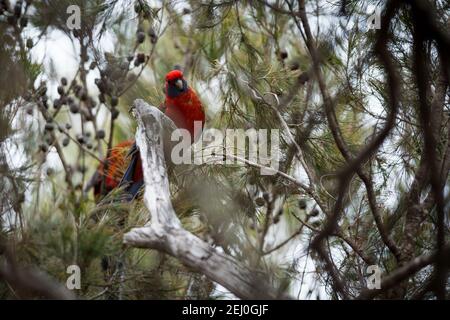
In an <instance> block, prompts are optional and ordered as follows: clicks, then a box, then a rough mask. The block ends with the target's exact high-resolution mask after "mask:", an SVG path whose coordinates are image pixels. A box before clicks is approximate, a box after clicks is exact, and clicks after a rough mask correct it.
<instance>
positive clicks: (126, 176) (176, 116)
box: [93, 70, 205, 201]
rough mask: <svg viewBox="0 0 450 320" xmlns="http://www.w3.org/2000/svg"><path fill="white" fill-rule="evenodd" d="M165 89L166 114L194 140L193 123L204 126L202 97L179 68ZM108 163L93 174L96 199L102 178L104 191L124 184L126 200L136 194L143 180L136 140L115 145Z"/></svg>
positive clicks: (171, 74) (169, 78) (171, 73)
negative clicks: (105, 167) (188, 82)
mask: <svg viewBox="0 0 450 320" xmlns="http://www.w3.org/2000/svg"><path fill="white" fill-rule="evenodd" d="M164 91H165V95H166V98H165V101H164V105H163V110H164V113H165V115H166V116H168V117H169V118H170V119H172V121H173V122H174V123H175V125H176V126H177V128H182V129H186V130H187V131H188V132H189V133H190V135H191V141H194V139H195V138H196V137H195V136H194V134H197V133H196V132H194V123H195V122H196V121H198V122H201V124H202V126H201V128H203V125H204V123H205V111H204V109H203V106H202V103H201V102H200V99H199V98H198V96H197V94H196V93H195V91H194V90H193V89H192V88H190V87H189V86H188V84H187V82H186V80H185V79H184V77H183V73H182V72H181V71H180V70H172V71H170V72H169V73H168V74H167V75H166V80H165V87H164ZM107 163H108V169H107V170H104V169H103V168H104V166H103V165H100V166H99V168H98V170H97V172H96V173H95V175H94V177H93V179H95V182H94V184H93V185H94V195H95V197H96V199H98V198H99V197H100V196H101V195H102V184H103V180H105V185H104V186H103V188H104V189H103V190H104V194H105V193H106V194H107V193H109V192H110V191H112V190H113V189H115V188H116V187H123V188H124V192H125V200H126V201H131V200H133V199H134V198H136V196H137V195H138V192H139V190H140V189H141V187H142V185H143V184H144V175H143V171H142V163H141V157H140V154H139V150H138V148H137V146H136V142H135V141H130V140H129V141H125V142H122V143H120V144H119V145H117V146H116V147H114V148H113V149H112V150H111V151H110V156H109V157H108V159H107ZM124 168H125V170H123V169H124ZM105 171H106V172H105Z"/></svg>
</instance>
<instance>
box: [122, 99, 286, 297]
mask: <svg viewBox="0 0 450 320" xmlns="http://www.w3.org/2000/svg"><path fill="white" fill-rule="evenodd" d="M134 114H135V116H136V119H137V122H138V129H137V134H136V143H137V145H138V147H139V150H140V154H141V158H142V166H143V171H144V181H145V193H144V203H145V205H146V207H147V208H148V210H149V211H150V216H151V221H150V223H149V224H147V225H146V226H145V227H142V228H134V229H132V230H131V231H130V232H128V233H127V234H125V236H124V243H125V244H128V245H131V246H134V247H139V248H150V249H156V250H159V251H162V252H165V253H167V254H170V255H172V256H173V257H175V258H177V259H179V260H180V261H181V262H182V263H184V264H185V265H186V266H188V267H190V268H192V269H194V270H196V271H198V272H200V273H202V274H204V275H206V276H207V277H208V278H209V279H211V280H212V281H215V282H217V283H219V284H221V285H222V286H224V287H225V288H227V289H228V290H230V291H231V292H232V293H233V294H235V295H236V296H237V297H239V298H242V299H277V298H278V299H287V298H289V297H288V296H286V295H284V294H283V293H280V292H278V291H277V290H275V289H274V288H273V287H272V286H271V285H270V283H269V282H268V281H267V276H266V277H264V275H263V274H262V273H258V272H255V270H251V269H250V268H247V267H246V266H244V265H243V264H242V263H240V262H238V261H236V260H235V259H234V258H233V257H231V256H229V255H226V254H223V253H220V252H218V251H217V250H216V249H215V248H213V247H212V246H210V245H209V244H207V243H206V242H204V241H203V240H201V239H200V238H198V237H196V236H195V235H193V234H192V233H190V232H188V231H186V230H185V229H183V227H182V226H181V223H180V221H179V220H178V218H177V216H176V214H175V211H174V209H173V207H172V203H171V200H170V190H169V181H168V174H167V170H166V164H165V157H164V143H163V142H164V141H167V140H166V138H167V135H166V133H168V132H170V131H171V130H172V129H173V123H172V122H171V120H169V119H168V118H167V117H166V116H165V115H164V114H163V113H161V111H159V110H158V109H157V108H155V107H152V106H150V105H148V104H147V103H145V102H144V101H142V100H136V101H135V102H134ZM164 137H166V138H164Z"/></svg>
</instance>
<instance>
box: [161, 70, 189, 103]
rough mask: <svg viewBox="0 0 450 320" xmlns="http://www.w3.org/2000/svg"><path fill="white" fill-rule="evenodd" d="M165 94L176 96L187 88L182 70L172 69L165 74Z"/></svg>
mask: <svg viewBox="0 0 450 320" xmlns="http://www.w3.org/2000/svg"><path fill="white" fill-rule="evenodd" d="M165 88H166V94H167V95H168V96H169V97H171V98H174V97H177V96H179V95H180V94H182V93H184V92H186V91H187V90H188V85H187V82H186V80H184V78H183V72H181V71H180V70H172V71H170V72H169V73H168V74H167V75H166V85H165Z"/></svg>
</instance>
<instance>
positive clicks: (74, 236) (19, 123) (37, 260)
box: [0, 0, 448, 299]
mask: <svg viewBox="0 0 450 320" xmlns="http://www.w3.org/2000/svg"><path fill="white" fill-rule="evenodd" d="M267 3H271V4H272V3H273V5H272V7H271V6H269V5H267ZM267 3H266V1H223V2H221V1H154V2H151V3H150V2H147V1H142V0H89V1H85V0H83V1H81V0H79V1H74V0H70V1H60V0H58V1H56V0H43V1H17V2H14V1H4V0H2V1H0V8H1V9H0V37H1V42H2V45H1V46H0V65H1V66H2V72H0V107H1V112H0V147H1V150H2V154H1V157H0V174H1V183H0V199H1V203H0V208H1V213H0V214H1V215H0V232H1V234H0V241H3V240H2V239H7V240H8V243H9V244H11V247H12V248H13V249H14V252H15V254H16V256H17V259H18V261H20V262H21V263H23V264H25V265H37V266H39V268H41V269H43V270H45V271H46V272H48V273H49V274H50V275H51V276H53V277H54V278H56V279H57V280H58V281H60V282H61V283H65V281H66V279H67V274H66V268H67V266H68V265H71V264H77V265H79V266H80V268H81V270H82V289H81V290H80V291H77V294H78V295H79V297H81V298H85V299H105V298H106V299H107V298H110V299H190V298H207V299H216V298H221V297H223V296H229V295H227V294H223V293H221V292H220V291H219V290H218V288H217V287H216V286H215V285H214V284H212V283H211V282H210V281H209V280H207V279H206V278H205V277H204V276H202V275H199V274H197V273H195V272H192V270H189V269H188V268H186V267H184V266H182V265H181V264H180V263H179V262H178V261H177V260H176V259H174V258H172V257H169V256H167V255H165V254H164V253H160V252H157V251H154V250H151V251H145V250H139V249H131V248H124V247H123V246H122V236H123V234H124V233H125V232H126V231H128V230H129V229H130V228H131V227H135V226H142V225H144V224H145V223H146V222H147V219H148V213H147V212H146V209H145V208H144V207H143V203H142V201H136V202H134V203H132V204H125V203H121V202H120V201H118V197H119V196H120V190H116V191H115V192H113V193H111V194H109V195H108V196H106V197H105V198H104V199H102V200H101V201H100V202H99V203H97V202H96V201H95V199H94V197H93V196H92V194H91V191H86V190H85V187H86V185H87V184H88V182H89V178H90V177H91V176H92V175H93V174H94V172H95V171H96V170H97V168H98V165H99V160H102V159H104V158H105V157H106V156H107V155H108V150H109V149H110V148H111V147H112V146H114V145H115V144H117V143H119V142H121V141H124V140H126V139H132V138H133V136H134V132H135V124H134V122H133V120H132V119H131V118H130V116H129V113H128V110H129V106H130V105H131V103H132V101H133V100H135V99H137V98H141V99H144V100H146V101H147V102H148V103H150V104H152V105H155V106H159V105H160V104H162V103H163V101H164V92H163V90H162V89H163V86H164V76H165V74H166V73H167V72H168V71H169V70H171V69H172V68H173V67H174V66H177V65H178V66H181V68H182V69H183V71H184V74H185V77H186V79H187V80H188V82H189V85H190V86H191V87H193V88H194V89H195V90H196V91H197V92H198V94H199V96H200V98H201V99H202V102H203V104H204V106H205V108H206V112H207V117H208V121H207V126H208V127H214V128H218V129H221V130H225V129H228V128H244V129H249V128H256V129H260V128H263V129H280V130H281V131H282V130H283V125H282V121H280V119H279V118H278V117H277V112H279V113H280V116H281V118H282V119H283V121H285V122H286V124H287V125H288V126H289V128H290V130H291V133H292V135H293V136H294V137H295V140H296V143H297V144H298V145H300V146H301V149H302V152H303V154H304V161H305V163H306V165H307V166H308V167H309V168H310V170H311V172H313V175H314V177H313V178H314V179H315V180H314V181H309V180H308V178H307V177H306V175H305V173H304V170H303V169H301V166H302V165H301V162H300V161H299V158H298V157H297V156H296V155H295V152H294V150H295V148H293V145H292V143H291V142H290V141H289V140H288V138H287V135H286V134H282V136H281V143H280V154H281V163H280V170H282V171H283V172H285V173H286V174H289V175H292V176H294V177H296V178H298V179H300V180H301V181H306V182H309V183H311V184H313V188H312V189H311V190H312V191H311V192H310V191H308V190H303V189H301V188H299V187H298V186H295V185H293V184H292V183H291V182H289V181H287V180H285V179H283V178H282V177H278V176H261V175H260V174H259V169H258V168H251V167H247V166H243V165H233V166H220V165H208V164H203V165H199V166H182V167H181V168H175V169H174V170H173V171H171V190H172V194H173V204H174V208H175V210H176V212H177V214H178V216H179V217H180V219H181V221H182V222H183V225H184V226H185V227H186V228H187V229H188V230H190V231H192V232H194V233H195V234H197V235H198V236H200V237H201V238H203V239H205V240H206V241H208V242H209V243H211V244H212V245H214V246H216V247H217V248H220V250H223V252H225V253H227V254H230V255H232V256H234V257H236V258H237V259H238V260H239V261H241V262H242V263H244V264H246V265H248V266H249V267H252V268H255V270H259V271H263V272H265V273H266V274H267V275H268V276H269V277H270V280H271V281H272V283H273V284H274V286H275V287H276V288H278V289H279V290H280V291H286V292H289V293H291V294H293V295H295V296H297V293H298V291H299V290H301V289H300V288H303V293H302V295H301V297H303V298H311V297H312V294H313V292H314V293H315V296H316V297H319V298H337V296H336V293H335V292H333V291H332V288H331V286H330V282H329V275H328V274H327V271H326V270H325V269H324V267H323V265H322V264H321V262H320V261H319V260H318V259H317V257H316V255H315V254H314V253H312V252H310V246H309V243H310V239H311V237H312V236H313V235H314V234H316V233H317V231H318V230H320V228H321V226H322V223H323V221H324V219H325V217H326V214H327V212H325V211H324V210H328V211H329V210H331V209H332V208H333V205H334V201H335V200H336V196H337V193H338V191H339V190H337V187H338V184H337V179H336V177H337V172H338V171H339V169H340V168H341V167H342V166H343V165H344V163H345V160H344V158H343V157H342V155H341V154H340V152H339V149H338V147H337V145H336V143H335V141H334V139H333V136H332V134H331V131H330V129H329V126H328V124H327V121H326V117H325V115H324V112H323V100H322V99H321V93H320V90H319V88H318V85H317V83H316V82H315V79H314V77H313V75H312V74H311V73H310V75H309V78H308V81H305V82H304V83H303V85H301V86H299V87H298V88H297V89H296V90H295V92H294V94H293V95H292V97H291V99H290V100H289V103H288V105H285V106H279V108H278V109H276V110H275V111H274V110H273V109H271V108H270V107H269V106H268V105H267V103H263V102H261V99H257V98H255V96H254V92H259V93H265V94H269V96H271V97H276V99H277V100H278V101H280V100H283V99H284V98H285V97H288V96H289V95H290V94H291V93H290V90H291V89H292V88H296V85H297V83H298V81H299V78H300V77H301V76H302V75H305V74H306V73H308V72H309V71H310V70H311V68H312V63H311V59H310V56H309V53H308V50H307V48H306V47H305V44H304V41H303V39H302V33H301V32H300V31H299V29H298V28H297V25H296V21H295V19H293V16H292V15H290V14H289V10H290V9H289V5H287V3H288V1H286V2H284V1H267ZM377 3H378V2H377V1H340V2H339V3H336V4H330V3H328V2H325V1H317V2H316V1H307V6H308V9H310V10H308V15H310V16H311V20H312V18H313V17H314V18H320V19H321V20H320V21H321V23H319V25H317V26H315V27H316V28H317V30H315V31H314V32H315V33H316V36H317V46H318V51H319V54H320V61H321V63H322V70H323V73H324V78H325V82H326V85H327V86H328V88H329V91H330V92H331V93H332V94H333V99H334V101H335V102H336V108H335V110H334V112H335V114H336V117H337V120H338V122H339V126H340V131H341V133H342V136H343V138H344V140H345V141H346V142H347V145H348V148H349V151H350V152H351V153H352V154H356V153H357V152H358V150H360V149H361V148H363V147H364V146H365V145H366V144H367V142H368V141H369V140H370V138H371V137H372V136H373V134H374V133H375V132H376V131H377V130H378V129H379V128H380V124H379V123H381V122H382V121H384V116H385V114H386V106H387V101H388V93H387V88H386V87H385V82H384V78H383V77H382V76H381V74H382V69H381V66H380V63H379V61H378V60H377V59H375V58H374V54H373V51H372V47H373V42H374V33H372V32H366V30H361V28H362V26H363V25H364V23H365V20H366V18H367V14H366V10H367V7H368V5H376V4H377ZM18 5H19V6H20V8H18V7H17V6H18ZM69 5H78V6H79V7H80V8H81V12H82V19H81V21H82V27H81V29H80V30H69V29H68V27H67V26H66V20H67V17H68V14H67V12H66V9H67V7H68V6H69ZM436 5H437V6H438V7H439V6H442V3H441V2H440V1H436ZM17 8H18V9H17ZM440 12H441V14H442V19H445V17H447V19H448V7H447V9H446V10H445V7H443V9H442V10H441V11H440ZM338 13H339V17H337V14H338ZM316 15H317V17H316ZM322 16H323V17H322ZM409 19H410V18H409V17H408V16H404V15H402V16H401V19H399V21H397V23H396V25H395V28H394V30H393V33H394V34H395V36H396V37H397V38H396V40H395V41H394V42H393V44H392V47H393V50H395V59H396V60H397V62H398V63H399V64H400V65H402V70H401V76H402V78H403V79H404V82H405V93H404V95H403V96H402V97H401V99H402V103H401V107H400V108H401V110H400V111H399V120H398V127H397V128H396V130H395V132H394V133H393V134H392V137H391V138H390V139H389V142H388V143H386V145H385V146H384V147H383V148H382V149H380V150H379V151H378V152H377V154H376V155H375V156H374V159H372V160H371V161H369V162H368V164H367V165H366V166H365V168H364V169H367V170H368V171H370V172H371V174H372V175H373V177H374V181H375V182H374V189H375V193H376V195H377V197H378V199H379V201H378V202H379V203H378V205H379V206H380V210H381V211H382V213H383V220H384V221H385V222H386V224H387V225H389V230H390V231H391V233H392V236H393V238H394V240H395V241H398V242H401V241H402V223H403V222H402V219H404V212H405V211H406V210H407V208H406V207H405V197H406V195H407V193H408V189H409V185H410V183H411V179H412V177H413V174H414V172H415V168H416V167H417V165H418V159H419V158H420V154H421V149H422V147H423V145H422V144H423V142H422V138H421V136H420V130H419V128H418V123H419V119H418V114H417V104H418V97H417V88H415V86H414V84H413V82H412V81H409V80H410V79H411V77H412V75H411V70H410V69H411V66H410V65H411V52H410V48H411V43H410V40H411V39H409V34H408V32H407V31H408V30H409V29H410V28H411V26H410V20H409ZM297 22H298V21H297ZM320 28H323V29H324V30H322V29H320ZM60 33H62V34H63V35H64V41H69V43H70V44H71V46H72V48H64V52H63V51H61V53H60V54H61V55H65V54H67V53H65V51H66V49H67V50H69V51H70V50H73V55H72V57H69V54H67V57H66V58H67V59H68V60H69V59H72V60H73V59H74V60H75V63H76V66H77V67H76V70H73V74H72V75H71V78H67V75H65V77H63V75H62V74H61V73H60V71H59V68H60V67H61V66H59V65H58V64H54V63H53V62H52V63H47V64H46V63H44V60H45V59H46V58H44V60H39V59H38V58H36V57H38V56H40V55H39V53H40V52H41V51H42V50H44V49H43V47H44V46H45V43H46V41H48V38H50V37H51V36H52V35H55V34H60ZM105 43H106V44H107V45H105ZM108 44H112V45H111V46H108ZM110 47H111V48H112V49H106V48H110ZM405 47H406V48H405ZM402 50H403V51H402ZM433 58H436V57H433ZM49 66H52V67H49ZM437 71H438V70H434V71H433V72H434V73H433V77H432V79H434V80H435V78H436V77H435V73H436V72H437ZM252 88H253V89H252ZM252 90H253V91H254V92H252ZM274 99H275V98H274ZM447 102H448V97H447ZM446 110H447V111H446V112H447V113H448V107H447V109H446ZM447 121H448V120H447ZM447 125H448V124H447ZM447 183H448V179H447ZM383 200H386V201H383ZM344 202H345V203H344V210H343V211H344V214H343V217H342V221H341V222H340V225H339V229H340V236H339V235H334V236H333V237H332V238H331V240H330V243H329V246H330V247H331V248H332V249H331V250H332V252H333V256H334V257H336V263H338V264H339V270H340V272H341V273H342V274H343V277H344V278H345V279H346V281H347V282H348V283H349V288H350V291H351V292H350V294H352V295H356V294H357V292H359V291H360V290H361V289H362V288H364V287H365V281H364V277H365V271H364V270H365V265H366V264H365V262H364V261H362V259H361V257H359V256H358V253H357V252H355V251H354V250H353V249H354V248H352V247H351V246H349V244H348V241H347V242H346V241H345V240H346V239H351V240H352V241H353V243H355V244H356V245H357V246H358V247H359V248H360V249H361V250H362V251H363V252H364V253H365V254H366V255H368V256H370V257H373V259H374V261H376V262H377V263H379V264H380V266H381V267H382V268H383V269H384V270H386V271H390V270H392V269H393V268H395V266H396V265H395V262H394V261H393V257H392V256H391V255H389V253H387V252H386V250H385V248H384V244H383V242H382V240H381V237H380V234H379V232H378V231H377V229H376V228H375V227H374V220H373V216H372V213H371V211H370V209H369V205H368V200H367V197H366V195H365V194H364V192H363V191H362V183H361V181H360V179H358V178H354V179H353V180H352V182H351V185H350V189H349V194H348V196H347V197H345V199H344ZM432 210H434V209H432ZM421 223H422V228H421V232H420V235H418V238H417V241H418V243H417V247H416V249H417V254H420V253H423V252H426V250H428V249H429V248H430V247H432V245H431V244H432V239H433V234H434V233H435V224H434V221H433V215H432V214H430V216H429V217H428V216H427V217H426V218H425V220H424V221H423V222H421ZM292 234H294V235H295V237H292V239H290V241H288V242H287V243H286V245H282V246H280V248H279V249H277V250H275V251H274V252H269V251H270V249H271V248H274V247H276V245H278V244H281V243H282V242H283V241H284V239H288V238H289V237H290V236H291V235H292ZM0 260H1V258H0ZM305 261H313V262H314V267H313V268H312V269H311V268H309V269H308V270H306V262H305ZM105 264H106V265H105ZM305 270H306V271H305ZM428 273H429V271H425V272H424V273H421V274H420V275H418V277H422V278H426V277H427V276H428ZM309 274H311V275H309ZM304 288H308V292H306V291H307V290H305V289H304ZM419 289H420V285H419V284H417V285H415V286H412V287H411V288H410V291H409V292H408V294H407V296H411V295H413V294H414V293H415V292H416V291H417V290H419ZM324 292H326V294H327V295H324ZM298 295H299V296H300V293H298ZM0 298H5V299H13V298H18V297H17V296H15V294H14V292H13V291H11V290H10V287H9V286H8V285H7V284H5V283H4V282H1V281H0Z"/></svg>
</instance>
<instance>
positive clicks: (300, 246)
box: [11, 2, 396, 299]
mask: <svg viewBox="0 0 450 320" xmlns="http://www.w3.org/2000/svg"><path fill="white" fill-rule="evenodd" d="M180 3H182V2H180ZM368 12H373V8H369V9H368ZM337 21H338V19H337V18H336V17H334V16H328V17H325V18H323V17H321V18H320V21H319V23H320V31H321V32H325V31H326V29H328V28H334V26H335V24H336V23H337ZM310 23H311V26H312V30H313V31H315V30H317V28H316V27H317V19H316V18H315V17H313V16H311V18H310ZM37 34H38V33H37V31H36V30H33V29H30V28H28V30H27V36H29V37H31V38H35V37H36V36H37ZM116 41H117V39H116V38H115V36H114V34H113V33H112V32H107V33H106V34H105V35H104V36H103V38H102V40H101V42H100V43H99V44H98V47H99V48H101V49H102V50H104V51H107V52H112V51H114V47H115V42H116ZM78 55H79V47H78V44H76V43H75V44H74V43H73V42H72V41H71V40H69V39H68V38H67V36H66V35H65V34H63V33H62V32H59V31H53V32H50V33H49V34H48V36H47V37H45V38H42V39H41V41H39V42H38V43H37V44H36V46H35V47H34V48H33V50H32V58H33V60H34V61H36V62H42V63H43V65H44V67H45V70H46V71H47V72H49V73H50V70H51V69H52V65H53V66H55V71H56V73H57V74H56V78H57V79H60V78H61V77H66V78H67V79H68V80H69V81H70V80H71V79H72V78H73V76H74V75H75V73H76V71H77V68H78V60H79V56H78ZM97 76H98V73H97V71H96V72H92V71H91V72H89V74H88V77H87V81H88V86H89V92H90V93H91V94H93V93H97V92H98V89H97V87H96V86H95V84H94V79H95V78H96V77H97ZM57 85H58V84H57V83H53V85H49V86H48V89H49V98H50V99H52V100H53V99H54V98H56V97H57V92H56V87H57ZM218 85H219V81H214V80H213V81H211V82H210V83H208V84H206V83H199V84H198V85H197V87H198V89H199V90H200V91H201V92H199V93H200V95H201V96H202V99H203V100H205V101H207V102H209V103H208V105H211V106H218V105H219V104H215V103H213V101H218V100H220V97H219V96H218V94H217V92H219V90H215V89H214V88H215V87H217V86H218ZM367 108H368V109H370V110H371V111H372V112H374V113H376V114H381V113H382V112H383V108H382V107H381V105H380V103H379V101H378V100H377V99H376V98H375V97H372V98H370V99H369V101H368V105H367ZM217 111H219V109H218V108H217V107H216V110H213V112H217ZM104 119H105V121H109V120H108V119H107V114H106V113H104ZM367 123H368V124H369V125H373V124H375V120H374V119H373V118H371V117H368V118H367ZM99 126H100V127H102V125H101V123H99ZM385 148H389V145H387V146H385ZM48 161H49V163H48V164H47V165H48V166H54V167H60V163H59V158H58V157H57V156H56V155H55V154H52V152H50V154H49V157H48ZM20 163H23V155H22V154H21V151H20V150H16V151H15V152H13V154H12V155H11V164H12V165H13V166H14V165H17V164H20ZM296 176H297V178H299V179H300V180H302V181H305V182H307V178H306V175H305V173H304V171H303V170H302V169H301V168H299V170H298V172H297V173H296ZM388 189H391V191H392V192H395V190H396V185H395V184H392V186H390V187H388ZM391 199H392V200H390V199H389V198H387V199H386V201H388V202H389V201H391V202H393V201H394V199H395V197H392V198H391ZM393 204H394V203H392V205H393ZM290 232H292V228H289V227H288V225H287V223H286V221H285V220H284V219H282V220H281V222H280V223H279V224H277V225H275V227H274V228H271V229H270V230H269V233H268V236H267V243H268V244H269V246H274V245H276V244H277V243H280V242H281V241H283V240H284V239H286V238H287V237H289V235H290ZM305 241H306V238H305V237H301V238H297V239H295V240H293V241H292V243H291V244H290V245H287V246H285V247H283V248H282V249H280V250H279V251H277V252H276V253H274V254H273V255H272V257H271V258H272V259H274V260H275V261H281V262H282V263H286V264H290V263H292V260H293V258H294V257H302V258H300V259H299V261H298V264H297V268H298V270H299V271H300V272H302V271H303V268H305V272H306V273H305V278H304V283H303V286H302V288H301V294H300V296H299V298H300V299H303V298H306V296H307V293H308V291H309V290H310V289H312V290H313V291H314V293H313V294H312V296H311V298H312V299H314V298H315V297H316V296H317V295H319V296H320V298H321V299H327V294H326V293H325V290H324V288H323V287H320V286H319V287H316V286H317V285H318V281H317V280H316V279H315V274H314V272H315V266H314V263H313V262H312V260H311V259H310V258H308V259H306V257H305V253H306V251H305V249H306V248H305V243H306V242H305ZM336 254H338V253H336ZM305 263H306V267H305ZM299 276H301V273H300V274H299ZM217 291H218V292H227V290H226V289H224V288H223V287H221V286H218V287H217ZM299 291H300V282H299V281H295V282H294V285H293V287H292V288H291V294H292V295H293V296H294V297H297V294H298V293H299ZM228 296H229V295H228Z"/></svg>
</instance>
